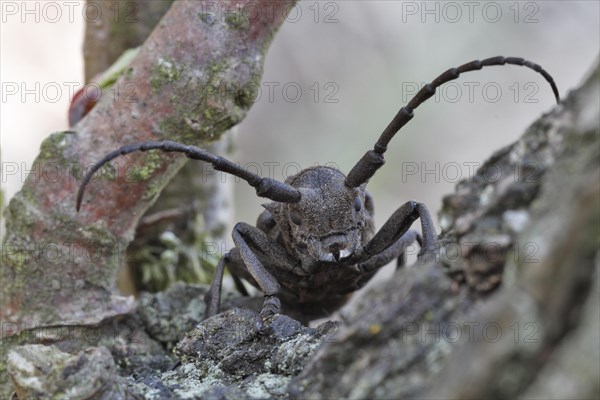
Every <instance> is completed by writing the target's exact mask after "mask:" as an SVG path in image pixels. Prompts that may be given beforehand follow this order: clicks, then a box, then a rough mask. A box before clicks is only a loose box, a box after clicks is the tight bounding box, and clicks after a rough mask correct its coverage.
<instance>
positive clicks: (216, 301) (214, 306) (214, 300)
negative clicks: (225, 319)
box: [204, 253, 229, 319]
mask: <svg viewBox="0 0 600 400" xmlns="http://www.w3.org/2000/svg"><path fill="white" fill-rule="evenodd" d="M228 258H229V253H226V254H224V255H223V257H221V259H220V260H219V263H218V264H217V268H215V274H214V275H213V280H212V283H211V284H210V289H209V290H208V292H206V294H205V295H204V304H206V308H205V309H204V319H207V318H209V317H212V316H213V315H217V314H218V313H219V310H220V308H221V285H222V283H223V271H224V270H225V264H226V263H228V261H229V260H228Z"/></svg>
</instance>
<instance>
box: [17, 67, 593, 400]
mask: <svg viewBox="0 0 600 400" xmlns="http://www.w3.org/2000/svg"><path fill="white" fill-rule="evenodd" d="M599 109H600V67H598V66H596V69H595V70H594V71H593V73H592V75H591V76H590V77H589V78H588V79H587V80H586V82H585V83H584V84H583V85H582V87H581V88H579V89H577V90H575V91H573V92H572V93H571V94H570V95H569V96H568V97H567V98H566V99H565V100H564V101H563V102H561V104H560V105H559V106H557V107H555V108H554V109H553V110H552V111H551V112H549V113H548V114H546V115H543V116H542V117H541V118H540V119H539V120H538V121H537V122H535V123H534V124H533V125H532V126H531V127H530V128H529V129H528V130H527V131H526V132H525V134H524V135H523V137H522V138H521V139H520V140H518V141H517V142H516V143H514V144H513V145H510V146H508V147H506V148H504V149H502V150H500V151H499V152H497V153H496V154H494V155H493V156H492V158H491V159H490V161H489V162H488V163H487V164H486V166H484V167H482V169H481V170H480V171H478V173H477V176H476V177H475V178H474V179H472V180H470V181H465V182H462V183H460V184H459V185H457V190H456V193H454V194H452V195H450V196H448V197H447V198H446V200H445V202H444V209H443V210H442V213H441V217H442V221H445V225H444V226H445V231H444V233H443V234H442V237H441V239H442V246H441V248H440V251H439V257H438V258H437V259H435V260H431V261H429V262H427V263H417V264H416V265H414V266H411V267H408V268H405V269H403V270H400V271H398V272H397V273H396V274H395V275H394V277H393V278H392V279H390V280H388V281H386V282H382V283H380V284H378V285H374V286H373V287H371V288H370V289H368V290H367V292H366V293H364V295H363V296H362V297H361V298H360V299H358V301H356V302H353V303H351V304H349V305H348V306H346V307H345V308H343V309H342V311H341V313H340V316H341V319H342V320H343V322H342V323H341V324H339V325H335V324H332V323H331V322H326V323H324V324H322V325H320V326H319V327H318V328H316V329H310V328H306V327H303V326H302V325H301V324H300V323H299V322H297V321H294V320H292V319H290V318H289V317H286V316H282V315H279V316H276V317H275V318H274V319H273V320H272V321H271V322H270V323H269V327H270V332H269V333H268V334H267V335H259V334H257V333H256V331H255V329H254V322H255V319H256V317H257V313H256V311H252V310H250V309H240V308H232V309H229V310H228V311H225V312H223V313H221V314H219V315H217V316H215V317H213V318H210V319H208V320H206V321H204V322H201V323H199V324H198V325H197V326H196V327H195V328H194V329H192V330H191V331H188V330H189V329H190V328H191V327H192V326H193V325H194V324H196V322H197V321H199V319H198V318H199V317H198V316H199V315H201V313H202V311H203V309H204V304H203V303H202V302H200V301H198V299H199V298H201V297H202V295H203V294H204V293H205V292H206V290H207V287H206V286H189V285H187V286H186V285H183V284H180V285H178V286H176V287H174V288H172V289H171V290H170V291H167V292H166V293H164V294H153V295H144V296H143V297H142V301H141V302H140V308H139V311H138V313H137V314H133V315H130V316H128V317H127V318H125V319H124V320H122V321H120V323H121V325H122V326H126V327H133V328H134V329H133V331H132V330H131V329H129V330H128V329H120V330H119V329H118V327H115V321H112V325H105V326H104V327H103V328H102V329H104V330H105V331H108V330H109V329H110V330H112V331H113V332H114V331H120V332H126V333H127V334H124V335H121V336H118V337H116V338H117V339H116V340H114V341H113V342H112V343H111V342H110V341H107V340H101V341H96V342H93V343H89V345H90V346H89V347H88V348H87V349H83V350H82V349H81V348H80V347H78V348H74V347H73V346H72V341H66V340H63V341H62V342H59V343H57V344H56V345H55V346H56V349H54V348H38V347H34V345H25V346H18V347H15V348H13V349H12V350H11V352H10V353H9V357H8V369H9V372H10V375H11V378H12V380H13V382H14V384H15V387H16V392H17V393H18V394H19V396H24V397H22V398H27V397H26V396H36V395H38V394H39V391H38V392H36V390H38V388H39V387H43V388H46V389H47V390H53V392H52V393H49V392H48V393H47V394H45V395H46V396H47V398H51V397H52V396H58V395H62V394H63V393H64V385H62V386H61V384H60V383H59V382H56V381H55V380H56V379H57V378H56V377H57V376H71V375H73V376H83V375H85V376H86V379H82V380H81V381H78V382H77V384H75V386H74V387H73V390H74V391H75V393H90V392H89V390H90V389H89V388H90V387H96V388H101V389H98V391H97V392H96V393H95V394H94V397H93V398H108V397H106V396H112V397H111V398H148V399H159V398H160V399H162V398H175V399H178V398H199V397H201V398H204V399H229V398H242V399H256V398H293V399H295V398H297V399H307V398H308V399H310V398H314V399H321V398H353V399H363V398H365V399H366V398H369V399H371V398H380V399H389V398H402V399H413V398H414V399H418V398H428V399H430V398H444V399H472V398H473V399H475V398H476V399H480V398H498V399H504V398H505V399H513V398H522V399H539V398H544V399H546V398H556V399H596V398H598V397H599V395H600V385H599V383H598V382H599V381H600V380H599V379H598V378H599V376H600V354H599V351H600V350H599V347H598V340H599V339H600V317H599V316H600V301H599V300H600V276H599V273H600V271H599V269H600V268H599V261H600V254H599V250H598V236H599V227H600V171H599V169H598V165H599V162H600V114H599V112H598V110H599ZM492 163H494V164H495V165H496V166H497V168H499V170H500V171H501V172H502V174H501V176H502V177H510V178H506V179H494V180H490V179H488V178H486V168H489V165H491V164H492ZM522 165H527V168H526V169H525V170H526V171H529V173H528V174H518V173H517V174H515V172H518V171H520V169H519V168H522ZM534 167H535V169H534V171H536V172H537V173H536V174H535V175H533V176H535V179H526V178H525V177H531V176H532V175H531V171H532V169H531V168H534ZM473 238H475V239H477V240H475V241H473ZM467 239H468V240H469V242H467ZM486 244H489V246H486ZM524 245H533V249H535V251H532V250H531V249H530V248H529V247H527V248H524V247H523V246H524ZM490 249H493V251H492V250H490ZM469 276H470V278H469ZM482 282H483V283H484V284H481V283H482ZM244 302H245V303H247V304H248V305H250V303H252V302H254V304H253V305H252V307H250V308H253V309H255V310H256V309H257V308H259V307H260V303H261V299H260V298H255V299H253V298H238V299H228V300H226V301H225V303H226V305H229V306H231V305H236V306H240V305H241V304H242V303H244ZM225 308H228V306H226V307H225ZM185 332H187V333H185ZM107 336H108V335H103V336H101V338H104V339H105V338H106V337H107ZM176 341H178V343H177V344H176V345H175V355H176V356H177V357H178V358H179V360H180V361H179V363H176V364H171V363H172V362H173V361H174V357H173V354H169V353H168V352H166V351H165V349H166V348H171V347H172V346H173V344H174V343H175V342H176ZM102 346H105V347H106V349H109V350H110V353H111V354H112V358H111V356H110V355H109V353H108V352H107V351H106V349H105V348H103V347H102ZM90 360H95V363H97V364H99V365H102V366H104V368H93V367H94V366H93V365H92V364H91V363H90ZM65 371H67V372H65ZM84 372H85V374H84ZM87 377H89V379H87ZM90 381H93V382H90ZM108 387H110V388H113V389H111V391H110V392H108V391H107V389H106V388H108ZM61 390H63V391H61ZM42 397H44V396H42Z"/></svg>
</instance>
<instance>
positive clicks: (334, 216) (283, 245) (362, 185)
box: [76, 56, 560, 331]
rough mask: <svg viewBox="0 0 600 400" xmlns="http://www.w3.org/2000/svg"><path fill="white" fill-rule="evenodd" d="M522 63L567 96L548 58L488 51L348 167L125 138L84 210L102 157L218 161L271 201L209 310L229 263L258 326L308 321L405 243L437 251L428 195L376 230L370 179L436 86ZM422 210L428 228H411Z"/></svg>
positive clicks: (401, 116) (239, 236)
mask: <svg viewBox="0 0 600 400" xmlns="http://www.w3.org/2000/svg"><path fill="white" fill-rule="evenodd" d="M505 64H511V65H517V66H525V67H527V68H530V69H532V70H534V71H536V72H538V73H539V74H541V75H542V76H543V77H544V78H545V80H546V81H547V82H548V83H549V84H550V86H551V88H552V91H553V93H554V96H555V98H556V101H557V103H558V102H559V101H560V97H559V94H558V89H557V87H556V84H555V82H554V79H553V78H552V77H551V76H550V74H548V73H547V72H546V71H545V70H544V69H543V68H542V67H541V66H539V65H538V64H535V63H533V62H530V61H527V60H524V59H523V58H518V57H502V56H498V57H491V58H487V59H484V60H481V61H480V60H475V61H471V62H469V63H466V64H463V65H461V66H459V67H456V68H450V69H448V70H447V71H445V72H444V73H442V74H441V75H439V76H438V77H437V78H435V79H434V80H433V81H432V82H431V83H429V84H427V85H425V86H423V87H422V88H421V90H419V92H417V94H416V95H415V96H414V97H413V98H412V99H411V100H410V101H409V103H408V104H407V105H406V106H404V107H402V108H401V109H400V111H398V113H397V114H396V116H395V117H394V118H393V119H392V121H391V122H390V123H389V124H388V126H387V127H386V128H385V129H384V131H383V133H382V134H381V135H380V137H379V139H378V140H377V142H376V143H375V146H374V147H373V149H372V150H368V151H367V152H366V153H365V154H364V155H363V157H362V158H361V159H360V160H359V161H358V162H357V163H356V164H355V165H354V167H353V168H352V169H351V170H350V172H349V173H348V175H344V173H342V172H341V171H339V170H337V169H334V168H331V167H327V166H314V167H310V168H307V169H304V170H302V171H300V172H299V173H298V174H296V175H294V176H290V177H288V178H287V179H286V180H285V182H280V181H277V180H274V179H271V178H263V177H260V176H258V175H256V174H254V173H252V172H250V171H247V170H245V169H243V168H242V167H240V166H239V165H237V164H235V163H233V162H231V161H229V160H227V159H225V158H223V157H220V156H215V155H213V154H211V153H209V152H207V151H205V150H203V149H200V148H198V147H195V146H188V145H184V144H180V143H177V142H173V141H149V142H143V143H137V144H131V145H126V146H123V147H121V148H119V149H117V150H115V151H113V152H111V153H109V154H107V155H106V156H105V157H104V158H102V159H101V160H100V161H99V162H98V163H96V164H95V165H94V166H93V167H92V168H91V169H90V170H89V171H88V172H87V174H86V175H85V176H84V178H83V180H82V183H81V186H80V187H79V191H78V193H77V205H76V207H77V210H79V208H80V206H81V201H82V198H83V194H84V191H85V188H86V185H87V184H88V183H89V181H90V179H91V177H92V175H93V174H94V173H95V172H96V171H98V170H99V169H100V168H101V167H102V166H103V165H104V164H105V163H107V162H109V161H111V160H113V159H114V158H116V157H119V156H121V155H125V154H129V153H132V152H136V151H148V150H160V151H164V152H179V153H183V154H185V155H186V156H187V157H189V158H191V159H194V160H201V161H204V162H208V163H211V164H212V165H213V167H214V168H215V169H216V170H218V171H224V172H226V173H229V174H232V175H235V176H237V177H239V178H241V179H243V180H245V181H246V182H248V183H249V184H250V185H251V186H253V187H254V188H255V189H256V194H257V195H258V196H260V197H265V198H268V199H270V200H272V202H271V203H268V204H264V205H263V207H264V208H265V210H264V211H263V212H262V213H261V214H260V216H259V217H258V221H257V224H256V227H253V226H251V225H249V224H246V223H243V222H240V223H237V224H236V225H235V227H234V229H233V233H232V236H233V241H234V243H235V247H234V248H233V249H231V250H230V251H229V252H227V253H226V254H224V255H223V256H222V257H221V259H220V261H219V263H218V265H217V267H216V269H215V275H214V278H213V281H212V283H211V286H210V289H209V291H208V292H207V294H206V296H205V301H206V311H205V318H207V317H210V316H213V315H216V314H218V313H219V304H220V298H221V284H222V280H223V273H224V269H225V266H227V267H228V269H229V271H230V272H231V275H232V276H233V279H234V283H235V285H236V287H237V289H238V290H239V291H240V292H241V293H242V294H244V295H247V291H246V289H245V287H244V286H243V283H242V281H241V279H244V280H246V281H248V282H249V283H250V284H252V285H253V286H255V287H257V288H259V289H260V290H262V292H263V293H264V303H263V306H262V310H261V311H260V314H259V316H258V317H257V322H256V328H257V329H258V330H259V331H263V329H264V327H265V325H264V322H265V321H267V320H268V319H269V318H270V317H272V316H274V315H275V314H277V313H280V312H284V313H286V314H288V315H290V316H293V317H295V318H297V319H300V320H301V321H303V322H307V321H309V320H311V319H315V318H319V317H323V316H327V315H329V314H331V313H332V312H334V311H335V310H337V309H339V308H340V307H341V306H342V305H343V304H345V303H346V302H347V301H348V299H349V297H350V296H351V294H352V293H353V292H355V291H356V290H358V289H360V288H361V287H362V286H364V285H365V284H366V283H367V282H368V281H369V280H370V279H371V278H372V277H373V276H374V275H375V273H376V272H377V271H378V270H379V269H380V268H381V267H383V266H384V265H386V264H388V263H389V262H390V261H392V260H394V259H399V260H401V259H402V258H403V255H404V252H405V250H406V248H407V247H408V246H409V245H411V244H413V243H414V242H415V241H417V242H418V243H419V245H420V251H419V254H418V256H417V257H418V258H419V259H424V258H428V257H431V256H433V255H434V254H435V252H436V241H437V235H436V232H435V229H434V225H433V222H432V219H431V216H430V214H429V211H428V210H427V208H426V207H425V205H424V204H422V203H418V202H416V201H409V202H407V203H405V204H404V205H402V206H400V207H399V208H398V209H397V210H396V211H395V212H394V213H393V214H392V216H391V217H390V218H389V219H388V220H387V222H385V224H384V225H383V227H382V228H381V229H380V230H379V231H377V232H375V227H374V219H373V199H372V198H371V196H370V195H369V193H368V192H367V191H366V185H367V183H368V181H369V179H370V178H371V177H372V176H373V175H374V174H375V173H376V172H377V170H378V169H379V168H380V167H382V166H383V164H384V162H385V160H384V157H383V155H384V153H385V151H386V150H387V146H388V143H389V142H390V140H391V139H392V138H393V137H394V135H395V134H396V133H397V132H398V131H399V130H400V129H401V128H402V127H403V126H404V125H405V124H406V123H408V122H409V121H410V120H411V119H412V118H413V115H414V113H413V112H414V110H415V109H416V108H417V107H418V106H419V105H421V104H422V103H423V102H425V101H426V100H427V99H429V98H430V97H432V96H433V95H434V93H435V91H436V88H438V87H439V86H441V85H443V84H444V83H446V82H449V81H451V80H454V79H456V78H458V77H459V75H460V74H461V73H464V72H469V71H474V70H479V69H481V68H483V67H487V66H494V65H505ZM417 219H420V222H421V235H418V234H417V233H416V232H415V231H413V230H410V227H411V225H412V224H413V222H415V221H416V220H417Z"/></svg>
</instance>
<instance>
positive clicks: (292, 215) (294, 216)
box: [290, 211, 302, 225]
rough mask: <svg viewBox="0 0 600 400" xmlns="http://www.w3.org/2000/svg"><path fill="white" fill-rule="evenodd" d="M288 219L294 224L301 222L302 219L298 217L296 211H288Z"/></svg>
mask: <svg viewBox="0 0 600 400" xmlns="http://www.w3.org/2000/svg"><path fill="white" fill-rule="evenodd" d="M290 220H291V221H292V222H293V223H294V224H296V225H301V224H302V220H301V219H300V214H298V213H297V212H296V211H292V212H290Z"/></svg>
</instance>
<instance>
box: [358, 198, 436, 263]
mask: <svg viewBox="0 0 600 400" xmlns="http://www.w3.org/2000/svg"><path fill="white" fill-rule="evenodd" d="M417 218H419V219H420V220H421V232H422V235H423V238H422V246H421V251H420V252H419V255H418V257H419V258H422V257H424V256H429V255H432V254H434V252H435V248H436V243H437V235H436V233H435V229H434V227H433V221H432V220H431V215H430V214H429V211H428V210H427V207H425V205H424V204H422V203H417V202H415V201H409V202H407V203H405V204H404V205H402V206H401V207H400V208H398V209H397V210H396V212H394V214H392V216H391V217H390V218H389V219H388V220H387V221H386V223H385V224H384V225H383V226H382V227H381V229H380V230H379V231H378V232H377V233H376V234H375V236H374V237H373V239H371V241H370V242H369V243H367V244H366V245H365V246H364V248H363V250H364V251H365V252H366V253H367V254H370V255H372V256H377V255H378V254H380V253H382V252H384V251H385V250H386V249H388V248H390V247H393V246H394V244H395V243H396V242H397V241H398V240H400V238H401V237H402V236H403V235H404V234H405V233H406V232H407V231H408V229H409V228H410V226H411V225H412V223H413V222H415V221H416V220H417Z"/></svg>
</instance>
